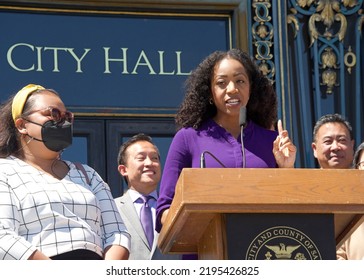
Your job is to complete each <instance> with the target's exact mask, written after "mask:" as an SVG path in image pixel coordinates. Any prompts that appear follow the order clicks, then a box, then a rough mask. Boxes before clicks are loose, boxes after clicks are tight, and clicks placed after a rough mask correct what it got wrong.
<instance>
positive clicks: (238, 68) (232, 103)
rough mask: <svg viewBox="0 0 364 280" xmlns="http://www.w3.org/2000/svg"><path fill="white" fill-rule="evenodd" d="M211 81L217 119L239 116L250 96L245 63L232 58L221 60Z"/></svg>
mask: <svg viewBox="0 0 364 280" xmlns="http://www.w3.org/2000/svg"><path fill="white" fill-rule="evenodd" d="M211 83H212V84H211V89H212V99H213V102H214V103H215V106H216V108H217V115H216V119H218V120H220V121H223V120H226V119H230V118H236V117H238V116H239V112H240V107H245V106H246V105H247V104H248V101H249V96H250V81H249V77H248V74H247V72H246V70H245V67H244V66H243V64H241V63H240V61H238V60H235V59H232V58H225V59H223V60H221V61H220V62H219V63H218V64H217V65H216V66H215V71H214V74H213V77H212V82H211Z"/></svg>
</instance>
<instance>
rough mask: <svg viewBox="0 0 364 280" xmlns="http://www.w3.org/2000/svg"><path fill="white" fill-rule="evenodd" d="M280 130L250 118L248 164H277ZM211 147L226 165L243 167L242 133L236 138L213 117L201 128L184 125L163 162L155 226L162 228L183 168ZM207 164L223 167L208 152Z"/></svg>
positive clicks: (196, 161)
mask: <svg viewBox="0 0 364 280" xmlns="http://www.w3.org/2000/svg"><path fill="white" fill-rule="evenodd" d="M277 136H278V132H277V131H272V130H268V129H265V128H262V127H260V126H258V125H256V124H255V123H253V122H252V121H249V122H248V124H247V126H246V127H245V128H244V138H243V141H244V148H245V157H246V168H273V167H277V163H276V161H275V158H274V155H273V153H272V149H273V142H274V140H275V139H276V138H277ZM204 151H209V152H210V153H212V154H213V155H214V156H215V157H216V158H218V160H219V161H220V162H222V163H223V164H224V165H225V167H228V168H242V167H243V153H242V145H241V137H240V136H239V137H238V139H235V138H234V137H233V136H232V135H231V134H230V133H229V132H227V131H226V130H225V129H224V128H222V127H221V126H219V125H218V124H216V123H215V122H214V121H213V120H208V121H206V122H204V123H203V124H202V125H201V126H200V127H199V128H198V129H194V128H191V127H189V128H182V129H181V130H179V131H178V132H177V133H176V135H175V136H174V138H173V140H172V143H171V146H170V147H169V151H168V155H167V158H166V162H165V165H164V170H163V174H162V179H161V183H160V191H159V192H160V193H159V198H158V200H157V210H156V211H157V222H156V230H157V231H158V232H159V231H160V230H161V227H162V225H161V222H160V221H161V216H162V213H163V211H164V210H165V209H168V208H169V207H170V205H171V203H172V200H173V197H174V193H175V186H176V183H177V180H178V177H179V175H180V173H181V171H182V169H183V168H185V167H186V168H199V167H200V158H201V153H202V152H204ZM205 166H206V168H222V166H221V165H220V163H218V162H217V161H216V160H215V159H214V158H213V157H211V156H210V155H209V154H207V153H206V154H205Z"/></svg>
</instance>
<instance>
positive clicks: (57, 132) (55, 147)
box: [26, 120, 73, 152]
mask: <svg viewBox="0 0 364 280" xmlns="http://www.w3.org/2000/svg"><path fill="white" fill-rule="evenodd" d="M26 121H28V122H30V123H33V124H36V125H39V126H41V127H42V131H41V133H42V140H40V139H37V138H34V137H33V136H30V135H29V134H28V136H29V137H30V138H32V139H34V140H37V141H40V142H43V143H44V145H45V146H46V147H47V148H48V149H50V150H51V151H54V152H59V151H62V150H64V149H65V148H67V147H68V146H70V145H71V144H72V134H73V126H72V123H70V122H67V121H65V122H64V123H62V124H59V123H58V124H57V123H56V122H54V121H51V120H50V121H47V122H45V123H44V124H43V125H41V124H39V123H36V122H33V121H30V120H26Z"/></svg>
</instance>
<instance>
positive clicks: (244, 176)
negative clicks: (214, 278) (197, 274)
mask: <svg viewBox="0 0 364 280" xmlns="http://www.w3.org/2000/svg"><path fill="white" fill-rule="evenodd" d="M302 214H303V217H305V216H304V215H308V218H307V219H306V220H308V221H309V222H310V221H311V220H314V219H311V217H313V218H315V217H319V218H321V217H329V219H330V217H332V228H331V227H330V226H327V227H325V231H326V230H327V231H328V232H327V233H325V232H319V234H320V235H321V236H324V237H325V235H326V234H327V236H328V238H324V239H323V240H328V242H329V244H328V246H329V247H330V246H331V247H333V248H332V252H335V251H336V248H338V247H339V246H340V245H341V244H342V243H343V242H344V241H345V239H346V238H347V237H348V236H349V235H350V234H351V233H352V232H353V231H354V230H355V229H356V228H357V227H358V226H359V224H360V223H361V222H363V220H364V219H363V215H362V214H364V172H363V171H360V170H354V169H353V170H347V169H345V170H344V169H333V170H329V169H281V168H272V169H270V168H269V169H243V168H241V169H240V168H238V169H237V168H204V169H201V168H187V169H184V170H183V171H182V172H181V175H180V177H179V180H178V182H177V185H176V193H175V197H174V200H173V203H172V205H171V208H170V210H169V213H168V216H167V219H166V222H165V224H164V226H163V228H162V230H161V233H160V235H159V241H158V246H159V248H160V249H161V250H162V252H163V253H165V254H191V253H192V254H198V258H199V259H229V254H230V252H229V250H235V243H234V244H232V245H231V244H230V245H229V238H234V236H236V235H238V239H239V240H244V239H245V237H244V236H245V234H244V232H245V230H247V229H249V230H250V229H252V228H254V227H255V224H256V223H255V222H253V223H251V222H244V219H245V218H244V217H248V218H249V217H253V218H254V221H255V220H256V219H255V215H258V216H257V217H260V218H258V220H259V219H260V220H261V221H263V223H264V221H265V219H267V221H268V218H272V217H273V220H275V217H274V215H283V216H285V215H288V216H292V215H293V216H294V217H297V218H298V217H301V216H302ZM230 215H232V217H233V218H232V219H231V218H230ZM272 215H273V216H272ZM236 217H238V218H239V217H243V220H242V221H243V222H241V225H240V222H239V219H240V218H239V219H238V220H237V221H238V222H235V218H236ZM261 217H263V219H261ZM229 220H230V222H229ZM294 220H296V219H294ZM299 223H300V224H301V222H299ZM304 223H305V222H304ZM227 224H232V225H233V226H236V225H238V226H241V227H242V228H243V230H242V231H241V232H239V233H235V232H234V230H233V232H230V233H229V232H228V231H229V229H228V228H227ZM319 224H321V223H320V222H319ZM329 224H330V223H329ZM279 226H282V224H280V225H279ZM311 227H312V228H313V229H315V227H316V226H311ZM269 228H270V229H273V228H276V229H277V227H274V226H271V225H269ZM326 228H327V229H326ZM235 230H236V229H235ZM278 231H279V229H278V230H276V231H275V232H277V233H278ZM319 231H321V229H320V230H319ZM280 232H284V230H283V229H282V230H280ZM289 232H291V233H292V238H293V235H294V234H296V236H297V240H296V241H297V242H298V243H300V244H301V245H302V246H301V248H303V246H306V245H307V246H308V245H309V240H311V239H310V238H306V237H305V234H304V233H302V231H300V230H297V231H295V230H294V229H293V230H289ZM298 233H300V234H301V235H300V236H301V237H300V240H301V241H300V240H299V238H298ZM265 235H266V236H265ZM330 235H332V241H333V242H332V243H330ZM267 236H272V233H269V231H265V233H264V234H261V235H260V236H259V238H261V239H259V238H258V239H255V240H256V241H258V243H257V244H261V245H262V246H263V244H262V243H263V240H264V238H265V237H267ZM292 238H290V240H291V239H292ZM295 238H296V237H295ZM266 241H267V240H265V241H264V243H265V242H266ZM274 241H275V242H276V243H277V244H278V245H279V244H280V245H281V246H283V247H284V246H285V244H284V242H279V241H278V239H277V240H274ZM247 242H250V246H251V245H252V244H253V241H249V240H247ZM320 242H323V241H320ZM324 242H326V241H324ZM265 245H266V246H265V247H264V250H265V251H266V255H265V257H268V258H269V257H271V255H272V254H271V253H272V252H273V251H271V250H269V249H268V248H271V247H273V246H268V243H265ZM286 245H287V244H286ZM335 245H336V248H335ZM290 247H292V248H293V246H290ZM296 247H298V246H296ZM287 248H288V246H287ZM287 248H281V249H280V252H278V253H277V255H278V254H279V253H282V252H284V250H285V251H287ZM250 249H251V248H250ZM292 250H293V249H292ZM278 251H279V250H278ZM262 252H263V251H262ZM244 254H245V253H244ZM244 254H241V255H242V256H245V255H244ZM267 254H268V255H267ZM297 255H299V254H297ZM301 255H302V254H301ZM242 259H245V258H244V257H242ZM247 259H249V258H247ZM323 259H325V258H323Z"/></svg>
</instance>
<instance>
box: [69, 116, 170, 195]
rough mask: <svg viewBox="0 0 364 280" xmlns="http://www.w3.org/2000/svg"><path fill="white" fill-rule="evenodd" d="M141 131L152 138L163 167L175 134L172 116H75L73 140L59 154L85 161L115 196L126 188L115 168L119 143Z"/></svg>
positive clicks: (71, 159)
mask: <svg viewBox="0 0 364 280" xmlns="http://www.w3.org/2000/svg"><path fill="white" fill-rule="evenodd" d="M141 132H143V133H146V134H148V135H150V136H151V137H152V138H153V142H154V144H156V146H157V147H158V149H159V152H160V154H161V164H162V168H163V166H164V162H165V158H166V156H167V153H168V149H169V146H170V143H171V141H172V138H173V136H174V134H175V124H174V120H173V119H172V118H166V119H162V118H155V119H153V118H147V119H146V118H134V119H91V118H83V119H80V118H77V120H75V123H74V127H73V144H72V146H71V147H69V148H67V149H66V150H65V151H64V152H63V154H62V158H63V159H66V160H70V161H73V162H75V161H78V162H82V163H87V164H88V165H89V166H91V167H92V168H94V169H95V170H96V171H97V172H98V173H99V174H100V176H101V177H102V178H103V179H104V180H105V181H106V182H107V183H108V184H109V186H110V188H111V191H112V194H113V196H114V197H118V196H120V195H122V194H123V193H124V192H125V191H126V190H127V186H126V184H125V182H124V181H123V180H122V177H121V175H120V174H119V172H118V164H117V156H118V152H119V147H120V145H121V144H122V143H123V142H125V141H126V140H127V139H128V138H130V137H131V136H133V135H135V134H137V133H141Z"/></svg>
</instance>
